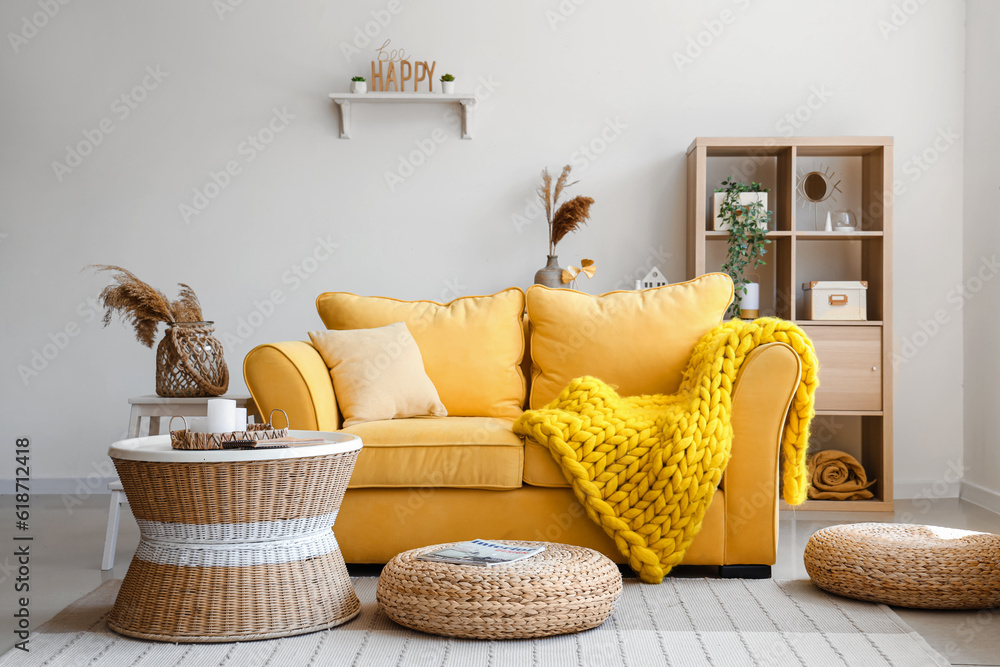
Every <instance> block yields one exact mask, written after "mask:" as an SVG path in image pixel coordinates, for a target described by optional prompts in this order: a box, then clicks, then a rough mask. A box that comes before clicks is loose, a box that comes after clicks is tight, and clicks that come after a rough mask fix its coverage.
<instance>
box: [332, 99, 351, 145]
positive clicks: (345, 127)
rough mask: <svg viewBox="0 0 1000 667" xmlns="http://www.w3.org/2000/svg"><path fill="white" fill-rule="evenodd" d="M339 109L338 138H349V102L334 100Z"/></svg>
mask: <svg viewBox="0 0 1000 667" xmlns="http://www.w3.org/2000/svg"><path fill="white" fill-rule="evenodd" d="M334 102H336V103H337V108H338V109H339V110H340V138H341V139H350V138H351V102H350V101H349V100H336V99H335V100H334Z"/></svg>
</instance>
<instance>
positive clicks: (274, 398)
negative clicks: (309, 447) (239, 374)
mask: <svg viewBox="0 0 1000 667" xmlns="http://www.w3.org/2000/svg"><path fill="white" fill-rule="evenodd" d="M243 377H244V378H245V379H246V383H247V388H248V389H249V390H250V395H251V396H253V400H254V401H255V402H256V403H257V408H258V409H259V410H260V414H261V416H262V417H263V418H264V419H267V416H268V415H269V414H270V412H271V410H272V409H275V408H280V409H282V410H284V411H285V412H286V413H287V414H288V426H289V428H294V429H302V430H307V431H336V430H338V429H339V428H340V411H339V410H338V408H337V399H336V397H335V396H334V393H333V380H332V378H331V377H330V370H329V369H328V368H327V367H326V362H324V361H323V357H321V356H320V354H319V352H318V351H317V350H316V348H314V347H313V346H312V344H310V343H307V342H304V341H291V342H286V343H267V344H265V345H258V346H257V347H255V348H254V349H252V350H250V353H249V354H247V356H246V359H244V360H243ZM276 418H277V419H280V417H276ZM279 423H280V422H279Z"/></svg>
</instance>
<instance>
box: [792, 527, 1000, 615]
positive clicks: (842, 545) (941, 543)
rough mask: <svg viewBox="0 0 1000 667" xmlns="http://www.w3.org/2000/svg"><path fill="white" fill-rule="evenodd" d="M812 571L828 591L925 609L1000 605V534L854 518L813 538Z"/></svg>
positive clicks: (809, 562) (810, 550)
mask: <svg viewBox="0 0 1000 667" xmlns="http://www.w3.org/2000/svg"><path fill="white" fill-rule="evenodd" d="M804 558H805V565H806V571H807V572H808V573H809V577H810V578H811V579H812V581H813V583H814V584H816V585H817V586H819V587H820V588H822V589H823V590H826V591H830V592H831V593H836V594H837V595H843V596H845V597H850V598H855V599H858V600H867V601H869V602H882V603H884V604H891V605H896V606H898V607H914V608H922V609H984V608H989V607H996V606H1000V535H992V534H990V533H976V532H971V531H966V530H955V529H951V528H938V527H936V526H913V525H909V524H899V523H856V524H848V525H843V526H832V527H830V528H824V529H822V530H820V531H817V532H816V533H815V534H814V535H813V536H812V537H810V538H809V542H808V544H806V551H805V556H804Z"/></svg>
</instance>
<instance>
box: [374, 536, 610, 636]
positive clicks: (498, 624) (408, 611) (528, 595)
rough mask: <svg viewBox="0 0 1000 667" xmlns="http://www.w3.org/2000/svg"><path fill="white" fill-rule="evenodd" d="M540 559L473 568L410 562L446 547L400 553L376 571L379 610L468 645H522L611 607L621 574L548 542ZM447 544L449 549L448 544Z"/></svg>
mask: <svg viewBox="0 0 1000 667" xmlns="http://www.w3.org/2000/svg"><path fill="white" fill-rule="evenodd" d="M502 541H503V542H505V543H507V544H516V545H522V546H525V545H528V546H535V545H538V544H543V545H545V551H543V552H541V553H540V554H536V555H534V556H531V557H530V558H525V559H523V560H519V561H516V562H514V563H507V564H503V565H494V566H492V567H477V566H474V565H452V564H450V563H431V562H428V561H422V560H417V558H416V557H417V556H418V555H420V554H422V553H426V552H428V551H434V550H436V549H441V548H443V547H446V546H449V545H447V544H438V545H435V546H431V547H423V548H421V549H413V550H412V551H404V552H403V553H401V554H399V555H398V556H396V557H395V558H393V559H392V560H391V561H389V563H388V564H387V565H386V566H385V568H384V569H383V570H382V575H381V576H380V577H379V580H378V589H377V598H378V604H379V607H381V608H382V610H383V611H385V613H386V615H387V616H388V617H389V618H391V619H392V620H393V621H395V622H396V623H399V624H400V625H404V626H406V627H408V628H412V629H414V630H420V631H422V632H429V633H432V634H437V635H446V636H451V637H464V638H469V639H527V638H531V637H547V636H550V635H561V634H566V633H570V632H581V631H583V630H589V629H591V628H596V627H597V626H598V625H600V624H601V623H603V622H604V621H605V620H606V619H607V618H608V616H609V615H610V614H611V612H612V611H613V610H614V607H615V600H617V599H618V596H619V595H621V592H622V576H621V573H620V572H619V571H618V566H617V565H615V564H614V563H613V562H612V561H611V559H610V558H608V557H607V556H604V555H603V554H600V553H598V552H596V551H594V550H592V549H586V548H584V547H575V546H570V545H568V544H553V543H549V542H513V541H507V540H502ZM452 544H454V543H452Z"/></svg>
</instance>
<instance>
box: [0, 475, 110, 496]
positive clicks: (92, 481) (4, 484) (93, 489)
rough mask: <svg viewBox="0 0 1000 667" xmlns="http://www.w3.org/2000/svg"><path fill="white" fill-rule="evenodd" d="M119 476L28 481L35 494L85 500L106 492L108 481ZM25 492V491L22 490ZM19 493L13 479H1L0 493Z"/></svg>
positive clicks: (6, 494) (47, 478) (31, 490)
mask: <svg viewBox="0 0 1000 667" xmlns="http://www.w3.org/2000/svg"><path fill="white" fill-rule="evenodd" d="M117 479H118V478H117V477H98V476H97V475H92V476H90V477H87V478H85V479H80V478H78V477H40V478H33V479H31V480H30V481H28V482H27V484H26V486H27V487H28V493H30V494H31V495H33V496H44V495H52V496H76V497H77V498H78V499H80V500H83V499H84V498H87V497H89V496H92V495H95V494H102V493H103V494H106V493H110V491H108V482H114V481H115V480H117ZM22 492H23V491H22ZM15 493H18V491H17V490H16V488H15V483H14V480H13V479H0V495H4V496H8V495H12V494H15Z"/></svg>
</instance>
